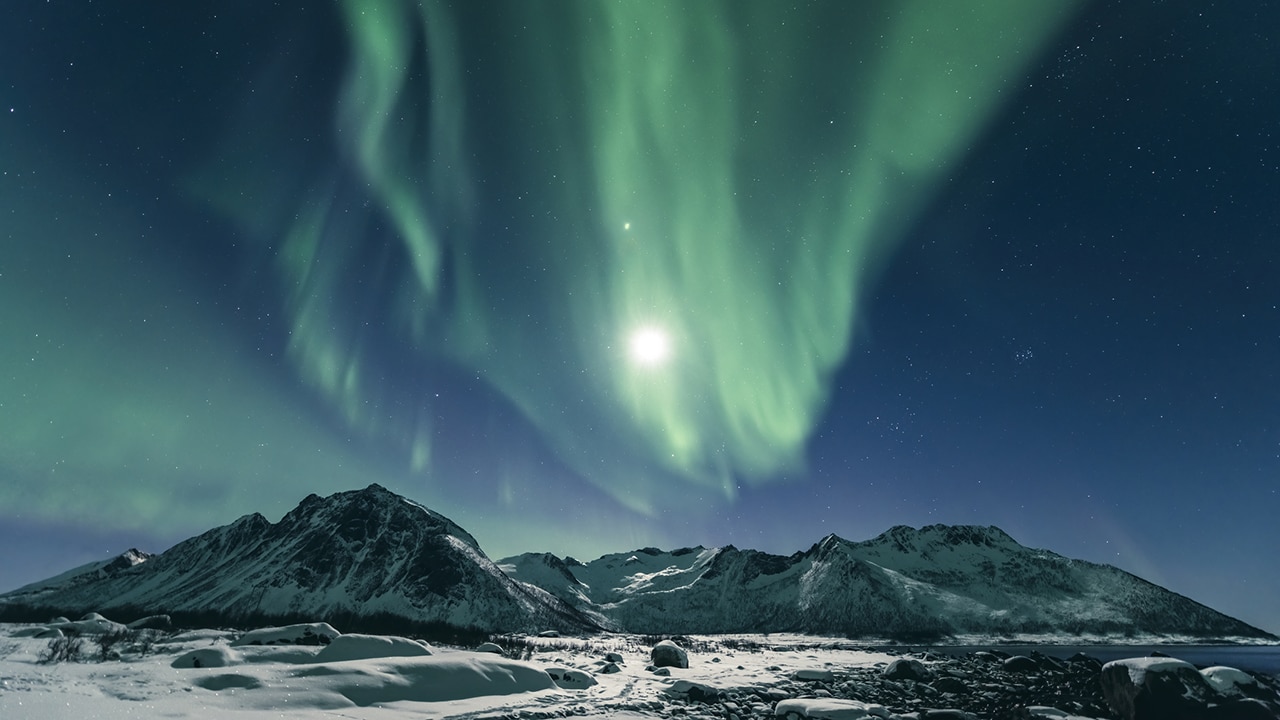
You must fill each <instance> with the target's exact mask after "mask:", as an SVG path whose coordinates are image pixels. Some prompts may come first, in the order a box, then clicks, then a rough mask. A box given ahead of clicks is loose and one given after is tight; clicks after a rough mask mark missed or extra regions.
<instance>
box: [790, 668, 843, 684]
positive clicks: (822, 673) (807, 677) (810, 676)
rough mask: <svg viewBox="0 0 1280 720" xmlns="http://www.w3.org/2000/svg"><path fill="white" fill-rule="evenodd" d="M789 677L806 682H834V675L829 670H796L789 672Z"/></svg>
mask: <svg viewBox="0 0 1280 720" xmlns="http://www.w3.org/2000/svg"><path fill="white" fill-rule="evenodd" d="M791 679H792V680H803V681H807V682H835V679H836V676H835V675H834V674H833V673H832V672H831V671H830V670H797V671H795V672H793V673H791Z"/></svg>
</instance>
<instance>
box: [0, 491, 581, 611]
mask: <svg viewBox="0 0 1280 720" xmlns="http://www.w3.org/2000/svg"><path fill="white" fill-rule="evenodd" d="M85 567H86V569H87V570H88V572H86V573H74V572H73V573H64V574H63V576H60V577H59V578H55V579H51V580H49V581H44V582H42V583H35V584H33V585H29V586H27V587H25V588H20V589H19V590H16V591H14V592H11V593H8V594H6V595H3V596H0V602H3V603H8V604H10V605H22V606H26V607H48V608H57V609H62V610H74V609H84V610H103V611H109V610H111V609H113V608H127V609H129V610H132V611H135V612H154V613H161V612H163V613H197V614H205V615H214V616H217V617H221V618H224V619H225V620H228V621H234V620H235V619H236V618H238V617H249V616H267V617H272V616H276V617H288V616H312V617H325V616H330V615H332V614H335V613H343V614H347V615H357V616H359V615H363V616H373V615H389V616H394V617H401V618H406V619H410V620H413V621H414V622H418V623H440V624H444V625H447V626H451V627H457V628H480V629H484V630H490V631H511V630H541V629H546V628H548V627H552V628H558V629H570V630H576V629H585V628H590V627H592V624H591V623H590V622H589V621H587V620H585V619H584V618H583V617H582V616H581V615H580V614H579V613H578V612H577V611H576V610H574V609H573V608H571V607H569V606H567V605H566V604H564V603H562V602H561V601H559V600H557V599H556V598H553V597H551V596H550V595H548V594H547V593H545V592H544V591H542V590H539V589H538V588H535V587H531V586H528V585H524V584H521V583H517V582H515V581H513V580H511V579H510V578H508V577H507V576H506V575H505V574H503V573H502V571H500V570H499V569H498V568H497V566H496V565H494V563H493V562H492V561H491V560H490V559H489V558H488V557H486V556H485V554H484V553H483V552H482V551H481V550H480V547H479V545H478V544H477V543H476V540H475V538H473V537H472V536H471V535H470V534H469V533H467V532H466V531H465V530H463V529H462V528H461V527H459V526H458V525H456V524H455V523H453V522H452V521H451V520H449V519H448V518H446V517H444V516H442V515H440V514H438V513H435V512H433V511H431V510H428V509H427V508H425V507H422V506H421V505H418V504H416V503H414V502H412V501H410V500H407V499H405V498H403V497H400V496H399V495H396V494H394V493H392V492H390V491H388V490H386V489H385V488H383V487H381V486H379V485H370V486H369V487H367V488H365V489H364V490H357V491H351V492H343V493H337V494H334V495H331V496H329V497H327V498H321V497H318V496H316V495H311V496H308V497H307V498H306V499H304V500H303V501H302V502H301V504H299V505H298V506H297V507H296V508H294V509H293V510H292V511H290V512H289V513H288V514H286V515H285V516H284V517H283V518H282V519H281V520H280V522H278V523H274V524H273V523H271V522H268V521H267V519H266V518H264V517H263V516H261V515H259V514H256V513H255V514H252V515H246V516H244V517H242V518H240V519H239V520H236V521H235V522H233V523H231V524H230V525H226V526H224V527H219V528H214V529H213V530H210V531H208V532H206V533H204V534H202V535H199V536H197V537H193V538H191V539H189V540H185V541H183V542H181V543H179V544H177V545H175V546H174V547H172V548H171V549H169V550H168V551H166V552H164V553H161V554H159V555H156V556H154V557H150V558H149V559H146V561H145V562H141V563H138V564H135V565H132V566H129V567H114V569H113V570H112V571H110V572H107V571H104V570H102V569H101V568H97V567H92V568H91V567H89V566H85Z"/></svg>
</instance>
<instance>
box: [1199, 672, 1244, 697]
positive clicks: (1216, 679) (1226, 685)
mask: <svg viewBox="0 0 1280 720" xmlns="http://www.w3.org/2000/svg"><path fill="white" fill-rule="evenodd" d="M1200 674H1201V675H1203V676H1204V679H1205V680H1206V681H1207V682H1208V683H1209V685H1210V686H1211V687H1212V688H1213V689H1214V690H1217V691H1218V692H1220V693H1222V694H1223V695H1227V696H1229V697H1240V696H1242V695H1244V694H1245V693H1244V692H1243V691H1241V690H1240V688H1241V687H1250V688H1251V687H1257V685H1258V681H1257V680H1255V679H1254V678H1253V676H1252V675H1250V674H1249V673H1247V672H1244V671H1243V670H1237V669H1235V668H1232V667H1225V666H1223V665H1215V666H1213V667H1207V668H1205V669H1203V670H1201V671H1200Z"/></svg>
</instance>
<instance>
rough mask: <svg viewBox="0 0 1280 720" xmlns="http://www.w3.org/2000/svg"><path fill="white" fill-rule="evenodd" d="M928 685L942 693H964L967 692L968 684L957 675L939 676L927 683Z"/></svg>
mask: <svg viewBox="0 0 1280 720" xmlns="http://www.w3.org/2000/svg"><path fill="white" fill-rule="evenodd" d="M929 685H930V686H931V687H932V688H933V689H934V690H937V691H938V692H944V693H966V692H969V684H968V683H966V682H965V681H963V680H961V679H960V678H958V677H951V676H949V675H948V676H946V677H940V678H938V679H937V680H934V681H933V682H931V683H929Z"/></svg>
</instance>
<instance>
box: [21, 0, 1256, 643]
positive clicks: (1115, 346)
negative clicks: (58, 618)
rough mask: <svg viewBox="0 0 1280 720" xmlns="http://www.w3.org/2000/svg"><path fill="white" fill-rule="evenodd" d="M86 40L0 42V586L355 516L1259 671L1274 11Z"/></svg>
mask: <svg viewBox="0 0 1280 720" xmlns="http://www.w3.org/2000/svg"><path fill="white" fill-rule="evenodd" d="M86 7H89V6H84V7H82V6H78V5H61V4H56V3H49V4H41V5H35V4H32V5H30V6H28V7H27V8H25V9H23V10H20V11H18V12H17V13H16V15H15V18H16V19H15V20H14V21H13V22H7V23H6V24H5V28H4V29H3V30H0V70H3V74H2V82H0V110H2V111H3V112H0V438H2V439H0V478H3V481H4V482H3V483H2V484H0V488H2V489H0V545H2V546H3V547H5V548H8V549H7V550H5V551H4V560H3V562H0V589H10V588H11V587H16V586H18V585H20V584H22V583H25V582H29V581H32V580H35V579H38V578H42V577H46V576H48V575H51V574H54V573H55V572H58V571H61V570H62V569H65V568H66V567H69V566H71V565H74V564H77V563H80V562H85V561H87V560H90V559H96V558H100V557H103V556H106V555H109V554H112V553H116V552H120V551H123V550H124V549H126V548H127V547H129V546H131V545H136V546H139V547H142V548H143V549H149V550H161V549H164V548H165V547H167V546H168V545H169V544H172V543H173V542H175V541H177V540H180V539H183V538H185V537H188V536H190V535H192V534H195V533H197V532H201V531H203V530H205V529H208V528H209V527H211V526H214V525H218V524H224V523H227V522H230V521H231V520H234V519H235V518H236V517H238V516H239V515H242V514H245V513H248V512H253V511H260V512H263V513H264V514H266V515H267V516H268V517H270V518H271V519H273V520H274V519H276V518H277V517H278V516H279V515H281V514H283V512H285V511H286V510H288V509H289V508H291V507H292V506H293V505H294V504H296V502H297V501H298V500H300V499H301V498H302V497H303V496H305V495H306V494H308V493H311V492H317V493H321V494H327V493H330V492H334V491H338V490H344V489H350V488H353V487H362V486H364V485H367V484H368V483H370V482H379V483H382V484H384V485H386V486H387V487H389V488H391V489H392V490H395V491H397V492H401V493H403V494H406V495H408V496H410V497H413V498H414V499H416V500H419V501H421V502H424V503H426V504H428V505H430V506H431V507H433V508H434V509H436V510H438V511H440V512H442V513H444V514H445V515H447V516H449V517H451V518H452V519H454V520H456V521H457V522H459V523H460V524H461V525H462V526H464V527H466V528H467V529H468V530H470V531H472V532H473V533H474V534H475V535H476V537H477V538H478V539H479V540H480V542H481V544H482V546H483V547H485V549H486V550H487V551H488V552H489V553H490V554H491V555H493V556H495V557H499V556H502V555H506V554H511V553H515V552H520V551H525V550H549V551H553V552H556V553H558V554H571V555H575V556H580V557H595V556H597V555H600V554H603V553H606V552H616V551H622V550H626V549H632V548H634V547H637V546H641V545H661V546H668V547H674V546H679V545H693V544H705V545H722V544H726V543H733V544H736V545H738V546H740V547H756V548H760V549H764V550H770V551H775V552H792V551H794V550H798V549H801V548H804V547H807V546H808V545H809V544H811V543H812V542H815V541H816V540H817V539H819V538H820V537H822V536H823V535H825V534H827V533H831V532H834V533H837V534H839V535H841V536H843V537H847V538H850V539H863V538H867V537H871V536H873V535H875V534H877V533H879V532H881V531H883V530H885V529H887V528H888V527H890V526H892V525H896V524H910V525H922V524H929V523H938V522H940V523H975V524H983V525H988V524H990V525H997V526H999V527H1001V528H1003V529H1004V530H1006V531H1008V532H1009V533H1010V534H1012V535H1013V536H1014V537H1015V538H1016V539H1017V540H1019V541H1020V542H1022V543H1023V544H1025V545H1029V546H1034V547H1043V548H1047V549H1050V550H1053V551H1056V552H1058V553H1061V554H1064V555H1067V556H1071V557H1078V558H1084V559H1089V560H1096V561H1101V562H1109V563H1112V564H1115V565H1117V566H1119V567H1121V568H1124V569H1126V570H1130V571H1132V572H1135V573H1137V574H1139V575H1141V576H1142V577H1145V578H1147V579H1149V580H1152V581H1154V582H1157V583H1159V584H1161V585H1164V586H1166V587H1169V588H1171V589H1174V590H1176V591H1178V592H1181V593H1183V594H1186V595H1189V596H1190V597H1192V598H1194V599H1196V600H1199V601H1201V602H1204V603H1206V604H1209V605H1211V606H1213V607H1215V608H1218V609H1221V610H1223V611H1225V612H1227V613H1229V614H1232V615H1235V616H1237V617H1240V618H1241V619H1244V620H1246V621H1249V622H1251V623H1254V624H1256V625H1259V626H1261V627H1263V628H1265V629H1267V630H1270V631H1272V632H1276V631H1280V615H1277V609H1276V605H1275V602H1274V599H1275V598H1276V597H1280V573H1277V572H1275V570H1274V569H1273V565H1274V563H1273V562H1271V559H1270V551H1271V548H1274V547H1277V546H1278V545H1280V530H1277V524H1276V522H1275V520H1274V518H1275V517H1276V515H1277V512H1278V511H1280V493H1278V492H1277V487H1278V485H1280V483H1278V481H1277V478H1280V418H1278V417H1277V412H1280V390H1277V388H1280V382H1277V377H1276V375H1277V371H1276V368H1277V367H1280V248H1278V247H1277V245H1276V240H1277V229H1278V228H1280V211H1277V210H1276V209H1275V206H1276V203H1275V202H1274V199H1275V198H1276V197H1277V196H1280V193H1278V192H1277V191H1278V189H1280V187H1278V186H1280V137H1277V132H1276V125H1275V118H1276V117H1280V100H1278V99H1277V98H1280V92H1278V91H1280V88H1277V87H1276V83H1277V80H1276V78H1277V77H1280V73H1277V70H1280V68H1277V61H1276V60H1275V56H1274V52H1273V51H1272V47H1273V44H1274V43H1273V41H1274V39H1275V38H1274V37H1273V36H1272V35H1273V34H1274V31H1273V29H1274V28H1276V27H1280V9H1277V8H1276V7H1275V6H1273V5H1271V4H1264V3H1257V4H1253V5H1251V6H1250V9H1249V10H1248V11H1243V10H1241V9H1239V8H1225V7H1203V6H1202V5H1201V4H1198V3H1191V2H1165V3H1159V4H1150V5H1147V4H1142V5H1140V6H1134V5H1132V4H1119V3H1081V4H1077V5H1072V4H1067V3H1064V4H1061V5H1060V6H1055V7H1056V8H1057V10H1056V14H1052V15H1045V14H1044V13H1043V12H1042V11H1041V10H1037V11H1036V12H1035V13H1032V12H1029V11H1028V10H1025V9H1020V8H1021V7H1022V6H1021V5H1020V4H1019V3H1014V2H1009V3H1000V2H996V3H973V4H957V5H954V6H949V7H952V8H953V10H952V11H950V12H951V14H950V15H947V16H945V17H944V16H943V15H946V14H945V13H941V14H940V13H938V12H936V10H935V11H929V12H926V11H925V8H924V6H921V7H920V8H916V7H915V6H912V5H898V4H894V3H864V4H860V5H859V6H858V9H857V10H851V9H850V8H851V6H849V5H847V4H843V3H832V4H821V3H819V4H815V5H811V6H806V8H804V9H803V10H789V9H786V8H783V7H782V6H780V5H779V4H777V3H771V2H769V3H726V4H724V5H719V4H716V3H702V4H699V5H697V6H696V7H695V6H693V5H682V4H678V3H672V4H662V3H652V4H645V5H643V6H641V5H636V6H627V5H626V4H625V3H623V4H610V3H602V4H601V3H571V2H570V3H546V4H539V5H536V6H533V7H529V6H526V4H522V3H496V4H488V3H467V4H461V5H459V6H458V7H450V6H449V4H448V3H441V4H432V3H425V4H422V5H418V4H417V3H412V2H400V1H399V0H397V1H396V2H387V3H381V4H369V3H361V2H358V1H356V0H352V1H350V2H341V3H333V4H330V3H319V4H309V5H304V4H300V3H283V4H282V6H275V7H271V8H265V7H260V4H259V3H250V2H233V3H216V4H215V3H199V2H197V3H184V4H181V5H180V6H179V5H165V6H159V7H146V8H140V7H132V6H101V7H100V6H98V5H96V4H95V5H94V6H91V7H92V9H91V10H86ZM646 333H647V334H646ZM636 337H650V338H651V339H652V338H657V340H656V342H657V343H658V345H660V346H662V347H659V348H658V351H661V352H658V351H655V350H654V348H652V347H648V346H646V347H645V348H638V349H637V348H636V347H633V345H634V343H635V342H636V340H635V338H636ZM646 348H647V349H646ZM652 352H657V355H660V356H661V357H657V356H655V355H650V354H646V353H652Z"/></svg>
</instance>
